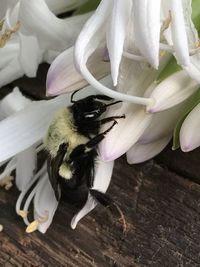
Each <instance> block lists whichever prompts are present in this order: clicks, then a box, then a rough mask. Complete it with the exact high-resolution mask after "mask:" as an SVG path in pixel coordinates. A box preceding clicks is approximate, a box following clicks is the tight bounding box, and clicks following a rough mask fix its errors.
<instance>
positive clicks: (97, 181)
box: [71, 160, 114, 229]
mask: <svg viewBox="0 0 200 267" xmlns="http://www.w3.org/2000/svg"><path fill="white" fill-rule="evenodd" d="M113 165H114V162H113V161H110V162H103V161H100V160H99V161H98V165H97V169H96V174H95V177H94V185H93V187H92V189H96V190H98V191H101V192H103V193H105V192H106V190H107V188H108V186H109V184H110V180H111V176H112V171H113ZM96 205H97V202H96V200H95V199H94V198H93V197H92V196H91V195H90V194H89V195H88V199H87V202H86V203H85V205H84V207H83V208H82V209H81V210H80V211H79V212H78V213H77V214H76V215H75V216H74V217H73V219H72V221H71V227H72V229H75V228H76V226H77V223H78V222H79V221H80V220H81V219H82V218H83V217H84V216H85V215H87V214H88V213H89V212H90V211H91V210H93V209H94V208H95V207H96Z"/></svg>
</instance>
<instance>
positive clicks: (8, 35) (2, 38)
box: [0, 21, 20, 48]
mask: <svg viewBox="0 0 200 267" xmlns="http://www.w3.org/2000/svg"><path fill="white" fill-rule="evenodd" d="M19 28H20V22H19V21H18V22H17V23H16V25H15V26H14V27H13V28H11V29H6V30H5V31H4V33H3V34H2V35H1V36H0V48H3V47H4V46H5V45H6V43H7V41H8V40H10V38H11V36H12V34H13V33H15V32H17V31H18V30H19Z"/></svg>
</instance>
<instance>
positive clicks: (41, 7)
mask: <svg viewBox="0 0 200 267" xmlns="http://www.w3.org/2000/svg"><path fill="white" fill-rule="evenodd" d="M19 16H20V21H21V23H22V25H23V28H22V31H23V33H24V34H27V35H29V34H35V35H36V36H37V37H38V40H39V42H40V44H41V45H42V46H43V47H45V48H48V49H52V50H59V51H62V50H64V49H66V48H67V47H70V46H72V45H73V43H74V42H75V39H76V37H77V35H78V33H79V32H80V29H81V28H82V25H83V23H84V22H85V21H86V20H87V19H88V17H89V16H90V14H84V15H79V16H73V17H70V18H67V19H59V18H57V17H56V16H55V15H54V14H53V13H52V12H51V11H50V10H49V8H48V6H47V4H46V3H45V1H44V0H32V1H29V0H21V1H20V14H19ZM66 28H67V29H68V30H67V31H66Z"/></svg>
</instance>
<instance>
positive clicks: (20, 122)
mask: <svg viewBox="0 0 200 267" xmlns="http://www.w3.org/2000/svg"><path fill="white" fill-rule="evenodd" d="M91 92H93V90H92V89H91V88H90V87H88V88H85V89H84V90H83V91H81V92H80V93H79V97H80V98H81V97H83V96H87V95H89V94H91ZM69 99H70V97H68V98H66V96H60V97H57V98H55V99H53V100H49V101H45V100H42V101H37V102H31V101H30V100H28V99H27V98H25V97H24V96H22V94H21V93H20V92H19V90H18V89H17V88H16V89H15V90H14V91H13V92H12V93H11V94H9V95H8V96H6V97H5V98H4V99H3V100H2V101H1V102H0V111H1V114H3V116H2V118H1V119H2V120H1V121H0V133H1V134H0V135H1V138H2V139H1V140H0V143H1V142H2V143H1V144H0V145H1V146H2V149H1V153H0V165H3V164H5V163H6V167H5V169H4V171H3V172H2V173H1V174H0V185H1V186H4V187H5V188H6V189H9V188H10V187H11V186H12V182H13V177H11V172H12V171H13V170H15V171H16V177H15V183H16V185H17V187H18V189H19V190H20V191H21V194H20V195H19V197H18V200H17V203H16V211H17V214H19V215H20V216H21V217H23V219H24V222H25V223H26V224H27V230H26V231H27V232H33V231H35V230H37V229H38V230H39V231H40V232H42V233H45V232H46V230H47V229H48V227H49V226H50V224H51V222H52V219H53V216H54V213H55V211H56V209H57V206H58V201H57V200H56V198H55V195H54V191H53V189H52V186H51V184H50V182H49V178H48V174H47V167H46V163H45V164H44V166H43V167H42V168H41V169H40V170H38V171H37V173H36V169H37V160H36V159H37V153H38V152H39V151H41V150H42V149H43V145H42V139H43V136H44V134H45V131H46V128H47V126H48V123H49V121H50V119H51V117H52V115H53V113H54V112H55V111H56V110H58V109H59V108H60V107H65V106H68V105H69V104H70V100H69ZM112 169H113V162H109V163H105V162H102V161H101V160H100V159H99V160H98V162H97V167H96V173H95V177H94V185H93V187H92V188H93V189H96V190H100V191H101V192H106V190H107V188H108V186H109V183H110V179H111V176H112ZM35 183H36V184H35ZM34 184H35V185H34ZM33 185H34V187H33V188H32V186H33ZM31 188H32V189H31ZM30 189H31V191H30ZM29 191H30V192H29ZM27 192H29V194H28V196H27ZM32 201H33V204H34V221H33V222H29V220H28V211H29V206H30V203H31V202H32ZM22 203H24V204H23V205H22ZM96 205H97V203H96V201H95V200H94V199H93V198H92V196H91V195H89V194H88V200H87V202H86V203H85V206H84V207H83V208H82V209H81V210H80V212H78V214H77V215H75V217H74V218H73V219H72V223H71V227H72V228H73V229H74V228H75V227H76V225H77V223H78V221H79V220H80V219H81V218H82V217H84V216H85V215H86V214H87V213H88V212H89V211H91V210H92V209H93V208H94V207H95V206H96Z"/></svg>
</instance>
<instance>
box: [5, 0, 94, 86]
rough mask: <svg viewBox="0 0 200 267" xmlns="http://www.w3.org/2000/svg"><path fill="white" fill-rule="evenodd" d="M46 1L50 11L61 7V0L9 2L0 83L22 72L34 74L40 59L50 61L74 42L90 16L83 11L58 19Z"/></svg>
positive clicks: (32, 75) (17, 76) (19, 75)
mask: <svg viewBox="0 0 200 267" xmlns="http://www.w3.org/2000/svg"><path fill="white" fill-rule="evenodd" d="M48 2H49V3H50V7H51V9H52V10H53V11H54V10H55V11H56V8H60V7H62V8H63V7H64V6H63V5H64V3H63V1H57V2H56V4H55V3H54V4H52V1H47V4H46V2H45V1H44V0H41V1H40V0H33V1H28V0H22V1H14V2H12V1H11V2H10V3H9V4H8V6H7V8H6V13H5V14H4V18H2V19H3V22H4V23H3V27H2V30H1V35H0V44H1V47H2V48H1V49H0V56H1V63H0V87H1V86H3V85H5V84H7V83H9V82H11V81H13V80H15V79H16V78H19V77H21V76H23V75H24V74H26V75H27V76H28V77H35V76H36V72H37V68H38V65H39V64H40V63H41V62H48V63H50V62H52V60H53V59H54V58H55V57H56V56H57V55H58V54H59V53H60V52H62V51H63V50H64V49H66V48H68V47H70V46H72V45H73V44H74V42H75V39H76V37H77V35H78V34H79V32H80V30H81V28H82V24H83V23H84V22H85V21H86V19H87V18H88V17H89V14H85V15H80V16H73V17H70V18H67V19H59V18H57V17H56V16H55V15H54V13H53V12H52V11H50V9H49V7H48ZM54 2H55V1H54ZM68 2H69V3H68ZM72 2H73V3H72ZM68 4H69V5H70V6H71V8H73V7H75V6H77V5H76V4H77V2H76V1H71V0H69V1H66V4H65V6H66V7H67V8H69V6H68ZM56 12H57V11H56Z"/></svg>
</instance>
